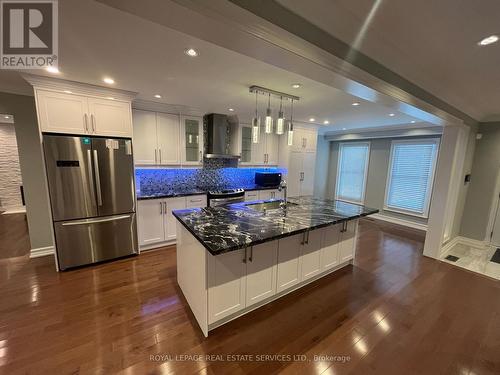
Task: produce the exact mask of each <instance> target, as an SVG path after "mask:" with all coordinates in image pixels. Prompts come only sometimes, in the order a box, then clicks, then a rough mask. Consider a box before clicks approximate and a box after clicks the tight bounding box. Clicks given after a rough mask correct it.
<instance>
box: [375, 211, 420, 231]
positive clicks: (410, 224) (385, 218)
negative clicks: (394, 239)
mask: <svg viewBox="0 0 500 375" xmlns="http://www.w3.org/2000/svg"><path fill="white" fill-rule="evenodd" d="M369 218H372V219H377V220H382V221H386V222H388V223H392V224H399V225H403V226H405V227H409V228H413V229H418V230H423V231H424V232H427V224H420V223H414V222H412V221H409V220H405V219H399V218H397V217H392V216H387V215H382V214H373V215H370V216H369Z"/></svg>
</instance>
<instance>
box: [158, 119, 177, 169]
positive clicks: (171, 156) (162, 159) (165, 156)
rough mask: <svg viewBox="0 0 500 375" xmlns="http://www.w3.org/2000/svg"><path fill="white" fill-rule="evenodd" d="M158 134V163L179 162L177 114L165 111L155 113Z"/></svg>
mask: <svg viewBox="0 0 500 375" xmlns="http://www.w3.org/2000/svg"><path fill="white" fill-rule="evenodd" d="M156 126H157V130H156V131H157V134H158V164H162V165H168V164H173V165H175V164H180V148H179V141H180V138H179V133H180V123H179V116H177V115H170V114H167V113H159V112H158V113H157V114H156Z"/></svg>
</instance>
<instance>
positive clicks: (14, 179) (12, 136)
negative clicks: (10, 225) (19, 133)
mask: <svg viewBox="0 0 500 375" xmlns="http://www.w3.org/2000/svg"><path fill="white" fill-rule="evenodd" d="M21 185H22V179H21V167H20V165H19V154H18V152H17V141H16V131H15V127H14V125H13V124H4V123H0V210H2V211H3V210H8V209H14V208H20V207H21V206H22V199H21V192H20V186H21Z"/></svg>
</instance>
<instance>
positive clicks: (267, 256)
mask: <svg viewBox="0 0 500 375" xmlns="http://www.w3.org/2000/svg"><path fill="white" fill-rule="evenodd" d="M247 251H248V252H249V254H248V257H247V259H248V260H247V281H246V287H247V291H246V306H247V307H248V306H250V305H253V304H254V303H257V302H260V301H262V300H264V299H266V298H269V297H271V296H273V295H275V294H276V273H277V266H276V260H277V256H278V241H270V242H265V243H263V244H260V245H257V246H253V248H250V249H247Z"/></svg>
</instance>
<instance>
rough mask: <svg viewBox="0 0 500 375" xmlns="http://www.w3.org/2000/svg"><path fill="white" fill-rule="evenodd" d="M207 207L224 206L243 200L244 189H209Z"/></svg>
mask: <svg viewBox="0 0 500 375" xmlns="http://www.w3.org/2000/svg"><path fill="white" fill-rule="evenodd" d="M207 199H208V207H217V206H224V205H226V204H231V203H238V202H243V201H245V190H243V189H227V190H219V191H209V192H208V194H207Z"/></svg>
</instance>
